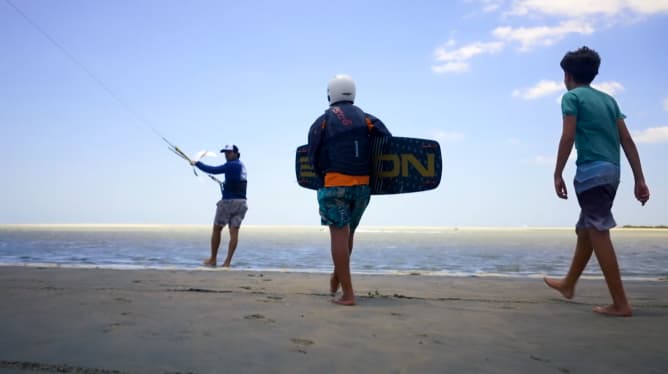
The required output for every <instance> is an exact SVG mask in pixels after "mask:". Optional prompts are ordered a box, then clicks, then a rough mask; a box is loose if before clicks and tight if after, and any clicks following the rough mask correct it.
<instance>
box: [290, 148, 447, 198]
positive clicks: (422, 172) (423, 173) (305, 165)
mask: <svg viewBox="0 0 668 374" xmlns="http://www.w3.org/2000/svg"><path fill="white" fill-rule="evenodd" d="M442 169H443V161H442V159H441V147H440V145H439V144H438V142H437V141H435V140H429V139H419V138H405V137H396V136H383V137H374V138H372V140H371V179H370V183H369V184H370V187H371V194H372V195H390V194H400V193H409V192H419V191H428V190H433V189H435V188H436V187H438V185H439V184H440V183H441V172H442ZM295 172H296V174H297V182H298V183H299V185H300V186H302V187H304V188H307V189H311V190H317V189H318V188H321V187H322V186H323V180H322V177H321V176H319V175H318V174H317V173H316V172H315V171H314V170H313V167H312V164H311V160H310V159H309V157H308V145H307V144H305V145H302V146H299V147H297V152H296V157H295Z"/></svg>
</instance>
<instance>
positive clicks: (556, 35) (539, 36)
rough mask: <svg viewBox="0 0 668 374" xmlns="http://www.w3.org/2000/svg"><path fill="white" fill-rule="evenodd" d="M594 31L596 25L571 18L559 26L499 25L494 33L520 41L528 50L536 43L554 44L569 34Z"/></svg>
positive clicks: (510, 39)
mask: <svg viewBox="0 0 668 374" xmlns="http://www.w3.org/2000/svg"><path fill="white" fill-rule="evenodd" d="M594 31H595V30H594V27H593V26H592V25H591V24H589V23H587V22H584V21H579V20H570V21H564V22H561V23H560V24H559V25H557V26H539V27H517V28H514V27H510V26H503V27H497V28H496V29H494V31H493V32H492V35H494V36H495V37H497V38H499V39H501V40H504V41H506V42H511V41H513V42H518V43H519V44H520V50H522V51H527V50H529V49H531V47H533V46H536V45H539V46H548V45H552V44H554V43H556V42H558V41H559V40H561V39H563V38H564V37H565V36H567V35H568V34H582V35H590V34H592V33H593V32H594Z"/></svg>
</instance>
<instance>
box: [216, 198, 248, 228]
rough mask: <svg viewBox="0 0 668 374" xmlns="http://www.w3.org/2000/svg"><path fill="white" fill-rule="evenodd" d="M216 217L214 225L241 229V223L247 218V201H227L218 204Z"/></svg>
mask: <svg viewBox="0 0 668 374" xmlns="http://www.w3.org/2000/svg"><path fill="white" fill-rule="evenodd" d="M216 207H217V208H216V217H215V218H214V219H213V223H214V224H215V225H219V226H225V225H230V227H241V221H243V220H244V217H246V212H247V211H248V204H247V203H246V199H226V200H220V201H218V203H216Z"/></svg>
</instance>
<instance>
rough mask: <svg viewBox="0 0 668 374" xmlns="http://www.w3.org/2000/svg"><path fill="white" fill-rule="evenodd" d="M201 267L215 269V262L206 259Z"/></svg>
mask: <svg viewBox="0 0 668 374" xmlns="http://www.w3.org/2000/svg"><path fill="white" fill-rule="evenodd" d="M202 265H204V266H211V267H214V268H215V267H216V260H213V259H207V260H204V262H203V263H202Z"/></svg>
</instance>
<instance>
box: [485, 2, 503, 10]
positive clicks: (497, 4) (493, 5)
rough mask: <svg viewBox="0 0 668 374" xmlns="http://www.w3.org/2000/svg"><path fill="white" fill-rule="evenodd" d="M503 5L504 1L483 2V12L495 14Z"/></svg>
mask: <svg viewBox="0 0 668 374" xmlns="http://www.w3.org/2000/svg"><path fill="white" fill-rule="evenodd" d="M502 4H503V1H502V0H483V1H482V10H483V11H484V12H486V13H489V12H495V11H497V10H498V9H499V8H501V5H502Z"/></svg>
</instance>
